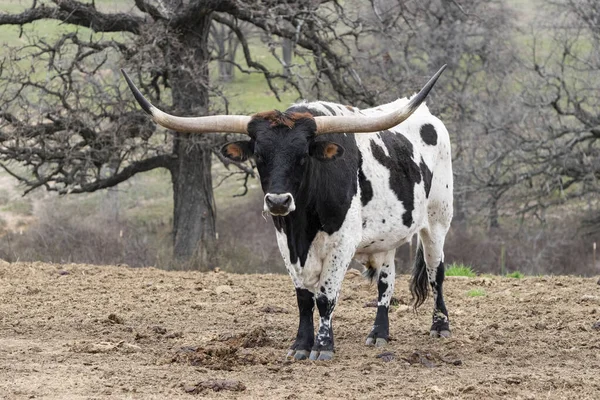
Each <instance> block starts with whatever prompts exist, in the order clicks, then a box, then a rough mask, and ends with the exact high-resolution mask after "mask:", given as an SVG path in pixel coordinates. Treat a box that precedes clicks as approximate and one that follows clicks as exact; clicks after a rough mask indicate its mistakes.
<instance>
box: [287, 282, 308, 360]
mask: <svg viewBox="0 0 600 400" xmlns="http://www.w3.org/2000/svg"><path fill="white" fill-rule="evenodd" d="M296 298H297V300H298V311H299V313H300V322H299V323H298V334H297V335H296V340H295V341H294V344H293V345H292V347H291V348H290V351H289V352H288V354H287V355H288V357H294V358H295V359H296V360H305V359H307V358H308V356H309V353H310V350H311V349H312V347H313V345H314V344H315V331H314V329H315V327H314V323H313V311H314V309H315V296H314V294H313V293H312V292H310V291H309V290H308V289H304V288H299V287H296Z"/></svg>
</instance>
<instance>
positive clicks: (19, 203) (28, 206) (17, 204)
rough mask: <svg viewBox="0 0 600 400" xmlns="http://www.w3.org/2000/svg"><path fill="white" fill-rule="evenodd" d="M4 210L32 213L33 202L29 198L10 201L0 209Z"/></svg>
mask: <svg viewBox="0 0 600 400" xmlns="http://www.w3.org/2000/svg"><path fill="white" fill-rule="evenodd" d="M1 210H2V211H5V212H10V213H13V214H18V215H27V216H30V215H33V204H32V203H31V200H29V199H23V200H16V201H11V202H10V203H8V204H6V205H5V206H4V207H2V209H1Z"/></svg>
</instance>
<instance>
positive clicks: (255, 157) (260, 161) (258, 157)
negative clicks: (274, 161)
mask: <svg viewBox="0 0 600 400" xmlns="http://www.w3.org/2000/svg"><path fill="white" fill-rule="evenodd" d="M254 160H256V163H257V164H258V163H262V161H263V158H262V156H261V155H260V154H254Z"/></svg>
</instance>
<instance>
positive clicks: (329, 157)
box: [308, 141, 344, 161]
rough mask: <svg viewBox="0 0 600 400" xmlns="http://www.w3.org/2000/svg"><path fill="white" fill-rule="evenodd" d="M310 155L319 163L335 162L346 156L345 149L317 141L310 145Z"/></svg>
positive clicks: (337, 145)
mask: <svg viewBox="0 0 600 400" xmlns="http://www.w3.org/2000/svg"><path fill="white" fill-rule="evenodd" d="M308 154H309V155H310V156H311V157H314V158H316V159H317V160H319V161H333V160H335V159H336V158H338V157H341V156H342V154H344V148H343V147H342V146H340V145H339V144H336V143H333V142H326V141H318V142H317V141H315V142H312V143H311V144H310V146H309V148H308Z"/></svg>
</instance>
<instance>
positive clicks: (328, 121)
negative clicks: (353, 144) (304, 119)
mask: <svg viewBox="0 0 600 400" xmlns="http://www.w3.org/2000/svg"><path fill="white" fill-rule="evenodd" d="M445 69H446V64H444V65H443V66H442V68H440V70H439V71H438V72H437V73H436V74H435V75H434V76H433V77H432V78H431V79H430V80H429V82H427V84H425V86H423V89H421V91H420V92H419V93H418V94H417V95H416V96H414V97H413V98H412V99H411V100H410V101H409V102H408V104H406V105H405V106H404V107H402V108H400V109H399V110H396V111H393V112H391V113H389V114H386V115H382V116H378V117H367V116H364V117H359V116H324V117H315V122H316V123H317V132H316V134H317V135H322V134H324V133H359V132H364V133H368V132H379V131H383V130H386V129H390V128H391V127H393V126H396V125H398V124H399V123H401V122H402V121H404V120H405V119H407V118H408V117H410V116H411V114H412V113H413V112H415V111H416V110H417V108H419V106H420V105H421V103H422V102H423V100H425V98H426V97H427V95H428V94H429V91H430V90H431V88H432V87H433V85H435V82H436V81H437V80H438V78H439V77H440V75H441V74H442V72H444V70H445Z"/></svg>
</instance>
